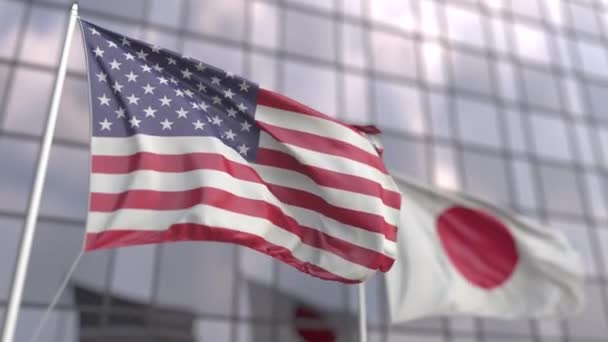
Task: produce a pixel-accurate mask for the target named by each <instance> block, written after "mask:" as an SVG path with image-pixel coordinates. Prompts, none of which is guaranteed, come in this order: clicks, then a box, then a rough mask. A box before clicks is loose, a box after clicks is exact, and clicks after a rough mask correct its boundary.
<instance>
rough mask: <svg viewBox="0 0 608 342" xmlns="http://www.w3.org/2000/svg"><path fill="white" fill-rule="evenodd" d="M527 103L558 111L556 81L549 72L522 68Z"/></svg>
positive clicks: (558, 100) (558, 102)
mask: <svg viewBox="0 0 608 342" xmlns="http://www.w3.org/2000/svg"><path fill="white" fill-rule="evenodd" d="M522 71H523V78H524V90H525V92H526V99H527V102H528V103H529V104H531V105H534V106H539V107H542V108H548V109H553V110H556V111H558V110H560V99H559V96H558V91H557V81H556V79H555V77H554V75H552V74H551V73H549V72H546V71H540V70H536V69H530V68H525V67H524V68H522Z"/></svg>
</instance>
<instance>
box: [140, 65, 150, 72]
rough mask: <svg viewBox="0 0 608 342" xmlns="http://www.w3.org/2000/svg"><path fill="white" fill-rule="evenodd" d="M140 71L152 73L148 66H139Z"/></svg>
mask: <svg viewBox="0 0 608 342" xmlns="http://www.w3.org/2000/svg"><path fill="white" fill-rule="evenodd" d="M141 70H142V71H143V72H152V68H150V67H149V66H148V65H146V64H144V65H141Z"/></svg>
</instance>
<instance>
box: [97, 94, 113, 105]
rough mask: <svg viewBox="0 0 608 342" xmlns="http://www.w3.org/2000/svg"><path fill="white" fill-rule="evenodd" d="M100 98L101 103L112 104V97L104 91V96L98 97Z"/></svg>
mask: <svg viewBox="0 0 608 342" xmlns="http://www.w3.org/2000/svg"><path fill="white" fill-rule="evenodd" d="M98 99H99V105H100V106H103V105H106V106H109V105H110V98H109V97H107V96H106V94H105V93H104V94H103V96H102V97H98Z"/></svg>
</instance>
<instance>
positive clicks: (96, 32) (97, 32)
mask: <svg viewBox="0 0 608 342" xmlns="http://www.w3.org/2000/svg"><path fill="white" fill-rule="evenodd" d="M89 30H91V35H92V36H101V35H100V34H99V31H97V30H96V29H95V28H94V27H89Z"/></svg>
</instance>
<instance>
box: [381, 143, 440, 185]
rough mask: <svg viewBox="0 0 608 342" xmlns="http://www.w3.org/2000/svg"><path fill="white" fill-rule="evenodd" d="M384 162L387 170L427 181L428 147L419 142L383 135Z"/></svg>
mask: <svg viewBox="0 0 608 342" xmlns="http://www.w3.org/2000/svg"><path fill="white" fill-rule="evenodd" d="M382 140H383V141H384V160H385V162H386V165H387V167H388V168H389V170H392V171H395V172H397V173H401V174H403V175H406V176H410V177H413V178H415V179H420V180H423V181H426V180H427V177H428V176H427V175H428V174H429V173H428V160H427V158H428V153H427V148H428V146H427V145H426V144H424V143H423V142H421V141H412V140H405V139H402V138H397V137H395V136H393V135H388V134H385V135H384V137H383V139H382Z"/></svg>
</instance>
